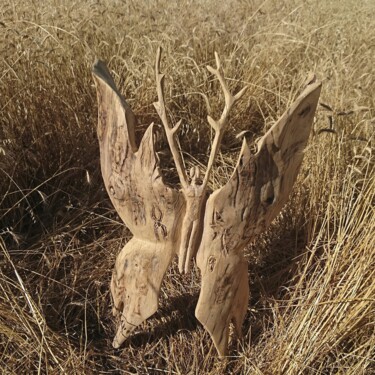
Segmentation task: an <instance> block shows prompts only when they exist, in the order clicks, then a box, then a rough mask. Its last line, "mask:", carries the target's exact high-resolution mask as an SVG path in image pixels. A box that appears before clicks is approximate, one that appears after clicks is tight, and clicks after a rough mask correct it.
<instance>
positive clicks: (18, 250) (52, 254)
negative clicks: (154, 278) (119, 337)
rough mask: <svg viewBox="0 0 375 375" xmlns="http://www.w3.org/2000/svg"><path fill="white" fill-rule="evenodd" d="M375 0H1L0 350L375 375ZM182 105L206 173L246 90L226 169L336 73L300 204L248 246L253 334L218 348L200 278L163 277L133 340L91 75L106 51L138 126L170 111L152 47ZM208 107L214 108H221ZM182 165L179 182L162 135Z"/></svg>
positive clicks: (173, 100)
mask: <svg viewBox="0 0 375 375" xmlns="http://www.w3.org/2000/svg"><path fill="white" fill-rule="evenodd" d="M374 14H375V3H374V2H373V1H371V0H368V1H366V0H363V1H354V0H344V1H339V0H332V1H325V2H323V1H315V0H309V1H302V0H291V1H284V2H279V1H276V0H269V1H267V0H266V1H258V0H254V1H241V0H237V1H235V0H229V1H227V2H217V1H214V0H206V1H197V0H182V1H180V2H172V1H166V0H160V1H146V0H143V1H137V2H136V1H110V0H103V1H96V2H94V1H92V2H74V1H72V0H65V1H55V0H46V1H44V2H43V5H40V4H39V3H38V2H30V1H24V0H14V1H10V0H3V1H2V2H1V4H0V30H1V33H0V49H1V51H2V54H1V59H0V123H1V126H0V250H1V251H0V265H1V267H0V347H1V355H0V364H1V368H2V370H3V373H6V374H8V373H9V374H11V373H14V374H20V373H30V374H31V373H52V374H53V373H68V374H91V373H95V374H97V373H102V374H107V373H108V374H110V373H113V374H117V373H119V374H120V373H124V374H127V373H129V374H130V373H139V374H147V373H150V374H156V373H163V372H165V373H178V374H223V373H237V374H243V373H248V374H267V375H268V374H270V375H273V374H370V373H373V372H375V363H374V360H373V358H374V357H375V353H374V347H375V333H374V332H375V327H374V321H375V314H374V311H375V303H374V302H375V300H374V295H375V277H374V272H375V267H374V265H375V238H374V236H373V233H374V230H375V215H374V203H375V202H374V201H375V199H374V198H375V197H374V195H375V173H374V152H375V151H374V141H375V140H374V126H375V122H374V118H375V101H374V100H375V92H374V87H375V84H374V77H375V74H374V73H375V71H374V70H375V64H374V62H375V61H374V56H375V48H374V41H375V17H374V16H373V15H374ZM158 46H162V47H163V49H164V57H163V62H162V64H163V71H164V73H165V74H166V85H167V86H166V87H167V90H166V100H167V106H168V109H169V113H168V115H169V116H170V119H171V121H172V122H174V123H176V122H177V121H178V120H180V119H182V121H183V125H182V132H181V134H180V143H181V147H182V149H183V150H184V158H185V160H186V164H187V166H188V167H190V166H192V165H197V164H201V165H206V164H207V154H208V150H209V147H210V144H211V141H212V132H211V131H210V128H209V126H208V124H207V121H206V117H207V114H208V113H211V114H212V115H213V116H216V117H218V114H220V111H221V108H222V105H223V98H222V96H221V93H220V87H219V84H218V82H217V80H216V79H215V78H214V77H213V76H212V75H211V74H210V72H209V71H208V70H207V69H206V65H214V52H215V51H217V52H218V53H219V55H220V57H221V60H222V64H223V67H224V70H225V76H226V77H227V78H228V80H229V85H230V88H231V89H232V90H233V91H237V90H238V89H239V88H241V87H243V86H244V85H248V86H249V89H248V90H247V92H246V94H245V96H244V99H243V100H242V101H241V103H240V104H239V105H238V106H237V107H236V108H235V110H234V111H233V113H232V116H231V118H230V130H229V132H228V134H227V136H226V138H225V139H224V142H223V147H222V150H221V154H220V155H219V158H218V159H219V162H218V163H217V165H216V167H215V169H214V173H213V177H212V179H211V181H210V187H211V189H215V188H217V187H218V186H220V185H222V184H223V183H224V182H225V181H227V179H228V177H229V176H230V173H231V171H232V170H233V166H234V164H235V162H236V159H237V156H238V152H239V148H240V141H239V140H238V139H237V138H236V135H237V134H238V133H240V132H241V131H244V130H247V131H248V135H249V138H250V139H253V140H254V141H255V140H256V139H258V138H259V137H260V136H262V134H264V133H265V131H266V130H267V129H269V127H270V126H272V124H273V123H274V122H275V121H276V120H277V118H278V117H279V116H280V115H281V114H282V113H283V112H284V111H285V110H286V108H287V107H288V105H290V104H291V102H292V101H293V100H294V99H295V98H296V97H297V96H298V93H299V92H300V89H301V87H302V86H303V83H304V81H305V79H306V77H307V76H308V73H309V72H310V71H312V72H314V73H315V74H316V75H317V76H318V77H319V79H320V80H321V81H322V82H323V88H322V94H321V97H320V103H319V105H318V109H317V112H316V118H315V121H314V127H313V132H312V134H311V136H310V139H309V144H308V147H307V149H306V152H305V158H304V163H303V166H302V169H301V172H300V175H299V178H298V181H297V183H296V186H295V188H294V190H293V194H292V196H291V197H290V200H289V203H288V204H287V205H286V207H285V208H284V210H283V211H282V213H281V214H280V215H279V216H278V218H277V219H276V220H275V222H274V223H273V224H272V226H271V227H270V228H269V230H268V231H267V232H266V233H263V234H262V235H260V236H258V237H257V238H256V239H255V240H254V241H253V242H252V243H251V244H249V246H248V247H247V249H246V256H247V258H248V261H249V278H250V285H249V287H250V293H251V296H250V303H249V305H248V312H247V317H246V320H245V324H244V327H243V337H242V338H240V339H239V340H236V339H235V338H234V337H233V339H232V340H231V343H230V356H228V357H227V358H224V359H219V358H218V357H217V355H216V351H215V349H214V347H213V344H212V342H211V340H210V338H209V335H208V334H207V333H206V332H205V331H204V329H203V328H202V326H201V325H200V324H199V323H197V321H196V319H195V317H194V309H195V305H196V302H197V298H198V293H199V285H200V275H199V271H198V269H197V268H196V267H194V269H193V271H192V272H191V273H190V274H188V275H186V276H181V275H180V274H179V273H178V270H177V265H176V261H174V263H173V265H172V266H171V268H170V269H169V270H168V272H167V275H166V277H165V280H164V283H163V287H162V292H161V297H160V307H159V310H158V312H157V313H156V314H155V316H153V317H152V318H150V319H149V320H148V321H147V322H146V323H145V324H144V325H143V326H142V327H140V328H139V330H138V331H137V332H136V333H135V334H134V336H133V337H132V338H130V339H129V340H128V341H127V343H126V344H125V346H124V347H123V348H121V349H118V350H114V349H113V348H112V347H111V341H112V338H113V335H114V329H115V322H114V320H113V318H112V316H111V300H110V293H109V282H110V277H111V272H112V269H113V266H114V261H115V258H116V255H117V254H118V252H119V251H120V250H121V248H122V247H123V246H124V244H125V243H126V241H128V240H129V238H130V236H131V234H130V232H129V231H128V230H127V228H126V227H125V226H124V225H123V223H122V222H121V220H120V219H119V218H118V216H117V215H116V212H115V210H114V209H113V207H112V205H111V203H110V201H109V198H108V196H107V193H106V191H105V189H104V185H103V181H102V179H101V174H100V167H99V146H98V141H97V138H96V124H97V103H96V95H95V88H94V86H93V80H92V76H91V67H92V64H93V62H94V61H95V59H96V58H100V59H102V60H104V61H106V63H107V65H108V66H109V68H110V70H111V72H112V74H113V76H114V78H115V81H116V84H117V85H118V87H119V89H120V91H121V92H122V93H123V94H124V96H125V97H126V98H127V100H128V102H129V104H130V105H131V107H132V108H133V111H134V112H135V114H136V116H137V119H138V124H139V126H138V128H137V138H138V139H139V138H140V137H141V135H142V134H143V132H144V130H145V129H146V128H147V126H148V125H149V124H150V123H151V122H152V121H155V122H156V123H160V121H159V120H158V116H157V114H156V111H155V109H154V107H153V104H152V103H153V102H154V101H156V99H157V96H156V82H155V78H154V61H155V56H156V50H157V48H158ZM207 101H208V102H209V103H210V106H209V107H208V106H207ZM159 147H160V158H161V162H162V166H163V172H164V175H165V178H166V179H167V180H168V181H169V182H170V183H171V184H174V183H176V173H175V169H174V165H173V163H171V162H170V157H169V151H168V148H167V147H166V145H165V142H163V139H161V140H160V144H159Z"/></svg>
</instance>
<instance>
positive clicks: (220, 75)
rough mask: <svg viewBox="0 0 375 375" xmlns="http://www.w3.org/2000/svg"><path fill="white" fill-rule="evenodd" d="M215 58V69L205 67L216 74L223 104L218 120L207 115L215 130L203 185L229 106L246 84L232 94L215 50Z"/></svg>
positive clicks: (215, 153)
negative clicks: (221, 91) (223, 100)
mask: <svg viewBox="0 0 375 375" xmlns="http://www.w3.org/2000/svg"><path fill="white" fill-rule="evenodd" d="M215 60H216V69H214V68H212V67H211V66H207V69H208V71H209V72H210V73H212V74H214V75H216V77H217V78H218V80H219V82H220V85H221V88H222V90H223V93H224V99H225V106H224V109H223V112H222V114H221V117H220V119H219V120H214V119H213V118H212V117H211V116H207V121H208V123H209V124H210V125H211V127H212V128H213V129H214V131H215V137H214V141H213V144H212V148H211V153H210V158H209V160H208V165H207V170H206V174H205V176H204V180H203V186H206V185H207V183H208V179H209V177H210V172H211V169H212V166H213V164H214V162H215V158H216V155H217V153H218V152H219V149H220V144H221V141H222V138H223V135H224V132H225V130H226V126H227V123H228V115H229V112H230V110H231V108H232V107H233V105H234V104H235V103H236V101H238V100H239V99H240V98H241V97H242V95H243V94H244V93H245V91H246V90H247V86H245V87H244V88H243V89H241V90H240V91H239V92H238V93H237V94H236V95H232V94H231V93H230V91H229V89H228V86H227V84H226V82H225V78H224V72H223V68H222V67H221V63H220V59H219V55H218V54H217V52H215Z"/></svg>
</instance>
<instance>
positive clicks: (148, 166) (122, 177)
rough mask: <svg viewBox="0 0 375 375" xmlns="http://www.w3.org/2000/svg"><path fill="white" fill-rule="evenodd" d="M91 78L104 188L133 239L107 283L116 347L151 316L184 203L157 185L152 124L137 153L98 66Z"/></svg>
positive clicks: (125, 114)
mask: <svg viewBox="0 0 375 375" xmlns="http://www.w3.org/2000/svg"><path fill="white" fill-rule="evenodd" d="M93 76H94V80H95V84H96V90H97V98H98V106H99V110H98V113H99V118H98V130H97V132H98V138H99V144H100V161H101V170H102V175H103V179H104V184H105V187H106V189H107V192H108V194H109V196H110V199H111V201H112V203H113V205H114V207H115V209H116V211H117V212H118V214H119V215H120V217H121V219H122V220H123V221H124V223H125V224H126V226H127V227H128V228H129V229H130V231H131V232H132V234H133V235H134V237H133V238H132V239H131V240H130V241H129V242H128V243H127V244H126V246H125V247H124V248H123V249H122V251H121V252H120V254H119V255H118V257H117V260H116V265H115V269H114V272H113V276H112V282H111V292H112V297H113V300H114V309H113V311H114V314H115V315H118V316H119V317H120V323H119V326H118V330H117V334H116V337H115V339H114V341H113V345H114V346H115V347H119V346H120V345H121V343H122V342H123V341H124V340H125V339H126V337H128V335H129V334H130V333H131V332H132V331H133V330H134V329H135V328H136V327H137V326H138V325H139V324H141V323H142V322H143V321H144V320H145V319H147V318H148V317H150V316H151V315H152V314H153V313H154V312H155V311H156V310H157V307H158V296H159V292H160V286H161V282H162V279H163V276H164V274H165V272H166V270H167V268H168V266H169V264H170V262H171V260H172V257H173V255H174V254H175V253H176V251H177V248H176V247H178V244H179V241H180V240H179V236H180V234H179V233H180V230H179V229H180V226H181V224H180V222H181V220H182V217H183V215H184V212H185V201H184V199H183V197H182V195H181V193H179V192H178V191H177V190H174V189H172V188H170V187H168V186H167V185H165V184H164V182H163V178H162V175H161V170H160V168H159V162H158V158H157V155H156V153H155V150H154V132H153V124H151V125H150V126H149V127H148V129H147V131H146V132H145V134H144V136H143V138H142V140H141V143H140V145H139V148H138V149H137V146H136V143H135V136H134V127H135V117H134V114H133V112H132V111H131V109H130V107H129V105H128V104H127V103H126V101H125V99H124V98H123V97H122V96H121V95H120V93H119V92H118V90H117V88H116V86H115V83H114V81H113V79H112V77H111V75H110V73H109V71H108V69H107V67H106V66H105V64H104V63H103V62H101V61H98V62H96V63H95V65H94V69H93Z"/></svg>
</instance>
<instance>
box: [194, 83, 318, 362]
mask: <svg viewBox="0 0 375 375" xmlns="http://www.w3.org/2000/svg"><path fill="white" fill-rule="evenodd" d="M320 89H321V84H320V83H319V82H312V83H310V84H309V85H308V86H307V88H306V89H305V90H304V91H303V92H302V94H301V95H300V96H299V98H298V99H297V100H296V101H295V102H294V103H293V104H292V106H291V107H290V108H289V109H288V110H287V111H286V112H285V113H284V115H283V116H282V117H281V118H280V120H279V121H277V123H276V124H275V125H273V126H272V128H271V129H270V130H269V131H268V132H267V133H266V134H265V135H264V136H263V138H262V139H261V140H260V141H259V143H258V152H257V153H256V154H255V155H251V153H250V149H249V147H248V145H247V141H246V139H244V140H243V144H242V149H241V152H240V156H239V159H238V163H237V167H236V169H235V171H234V173H233V175H232V177H231V179H230V180H229V181H228V183H227V184H226V185H224V186H223V187H222V188H221V189H218V190H216V191H215V192H213V193H212V194H211V195H210V197H209V198H208V200H207V203H206V207H205V216H204V231H203V236H202V241H201V243H200V247H199V250H198V254H197V264H198V267H199V268H200V270H201V273H202V287H201V292H200V296H199V300H198V304H197V308H196V317H197V318H198V320H199V321H200V322H201V323H202V324H203V325H204V327H205V328H206V329H207V330H208V331H209V332H210V335H211V337H212V339H213V341H214V343H215V346H216V348H217V350H218V352H219V354H220V355H225V354H226V351H227V343H228V332H229V330H228V327H229V324H230V323H231V322H233V323H234V325H235V328H236V331H237V332H238V333H240V332H241V326H242V323H243V320H244V317H245V313H246V309H247V304H248V280H247V277H248V276H247V264H246V262H245V260H244V259H243V250H244V247H245V246H246V245H247V244H248V243H249V241H250V240H251V239H252V238H253V237H254V235H255V234H258V233H260V232H262V231H264V230H265V229H266V228H267V226H268V225H269V224H270V223H271V221H272V220H273V219H274V218H275V217H276V215H277V214H278V213H279V212H280V210H281V209H282V207H283V205H284V204H285V203H286V201H287V199H288V197H289V194H290V192H291V190H292V187H293V184H294V182H295V180H296V177H297V174H298V171H299V168H300V165H301V163H302V159H303V150H304V148H305V146H306V143H307V140H308V137H309V134H310V130H311V126H312V123H313V118H314V114H315V110H316V106H317V103H318V99H319V95H320Z"/></svg>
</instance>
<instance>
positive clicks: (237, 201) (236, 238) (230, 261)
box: [93, 49, 321, 355]
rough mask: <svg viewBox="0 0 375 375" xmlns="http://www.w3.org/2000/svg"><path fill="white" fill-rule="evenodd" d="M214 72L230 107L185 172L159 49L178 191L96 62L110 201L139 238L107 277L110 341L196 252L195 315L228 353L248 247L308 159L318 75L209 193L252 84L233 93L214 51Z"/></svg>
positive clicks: (144, 314) (243, 300) (242, 297)
mask: <svg viewBox="0 0 375 375" xmlns="http://www.w3.org/2000/svg"><path fill="white" fill-rule="evenodd" d="M215 58H216V66H217V67H216V69H214V68H211V67H208V69H209V71H210V72H211V73H213V74H215V75H216V76H217V78H218V80H219V81H220V85H221V87H222V91H223V93H224V98H225V106H224V109H223V112H222V115H221V117H220V118H219V119H217V120H214V119H213V118H211V117H208V122H209V124H210V126H211V127H212V128H213V129H214V132H215V137H214V142H213V146H212V150H211V153H210V157H209V162H208V166H207V170H206V173H205V175H204V177H203V178H201V176H200V175H201V173H200V170H199V168H198V167H193V168H192V169H191V170H190V174H189V176H188V175H187V173H186V171H185V169H184V163H183V159H182V156H181V153H180V150H179V148H178V139H177V131H178V129H179V127H180V125H181V121H179V122H178V123H177V124H175V125H174V126H173V125H171V124H170V123H169V119H168V117H167V114H166V108H165V102H164V89H163V79H164V75H163V74H162V73H160V59H161V49H158V53H157V58H156V64H155V72H156V81H157V93H158V102H156V103H154V105H155V108H156V110H157V112H158V114H159V117H160V119H161V121H162V124H163V126H164V130H165V132H166V136H167V140H168V144H169V146H170V148H171V152H172V155H173V159H174V162H175V164H176V169H177V171H178V175H179V179H180V183H181V190H176V189H173V188H170V187H168V186H167V185H165V183H164V182H163V178H162V175H161V170H160V167H159V161H158V158H157V154H156V152H155V149H154V143H155V142H154V130H153V124H151V125H150V126H149V127H148V129H147V130H146V132H145V134H144V136H143V138H142V140H141V142H140V145H139V147H137V145H136V143H135V137H134V128H135V126H136V121H135V116H134V114H133V112H132V111H131V109H130V107H129V105H128V104H127V103H126V101H125V99H124V98H123V97H122V96H121V95H120V94H119V92H118V90H117V88H116V86H115V84H114V82H113V79H112V77H111V75H110V73H109V71H108V69H107V68H106V66H105V65H104V64H103V63H102V62H100V61H99V62H97V63H96V64H95V66H94V72H93V75H94V80H95V84H96V89H97V97H98V105H99V111H98V112H99V118H98V139H99V144H100V160H101V170H102V175H103V180H104V184H105V187H106V189H107V192H108V194H109V196H110V198H111V201H112V203H113V205H114V207H115V209H116V210H117V212H118V214H119V215H120V217H121V219H122V220H123V221H124V223H125V224H126V225H127V227H128V228H129V229H130V231H131V232H132V233H133V235H134V237H133V238H132V239H131V240H130V241H129V242H128V243H127V244H126V246H125V247H124V248H123V249H122V251H121V252H120V254H119V255H118V257H117V259H116V264H115V268H114V271H113V275H112V280H111V294H112V297H113V305H114V307H113V313H114V315H115V316H117V317H118V318H119V323H118V327H117V333H116V336H115V338H114V340H113V346H114V347H116V348H118V347H119V346H120V345H121V344H122V343H123V342H124V340H126V338H127V337H128V336H129V335H130V334H131V333H132V332H133V331H134V329H136V327H137V326H138V325H140V324H141V323H142V322H143V321H144V320H145V319H147V318H148V317H150V316H151V315H152V314H153V313H154V312H155V311H156V310H157V308H158V296H159V293H160V287H161V283H162V280H163V277H164V274H165V272H166V270H167V268H168V266H169V264H170V262H171V260H172V258H173V256H174V255H175V254H178V255H179V270H180V272H188V270H189V264H190V259H191V258H192V257H193V256H194V255H195V253H196V251H197V250H198V251H197V264H198V267H199V269H200V270H201V275H202V287H201V292H200V296H199V300H198V304H197V308H196V312H195V313H196V317H197V318H198V320H199V321H200V322H201V323H202V324H203V325H204V327H205V328H206V329H207V331H208V332H209V333H210V335H211V337H212V339H213V341H214V344H215V346H216V348H217V350H218V353H219V354H220V355H225V354H226V352H227V345H228V337H229V325H230V323H231V322H233V323H234V328H235V331H236V332H237V335H238V336H239V335H240V334H241V329H242V323H243V320H244V318H245V315H246V311H247V305H248V300H249V285H248V272H247V262H246V260H245V259H244V256H243V250H244V248H245V246H246V245H247V244H248V243H249V241H250V240H252V239H253V238H254V236H255V235H256V234H259V233H261V232H262V231H264V230H265V229H266V228H267V226H268V225H269V224H270V223H271V221H272V220H273V219H274V218H275V217H276V215H278V213H279V212H280V210H281V209H282V207H283V205H284V204H285V203H286V201H287V199H288V197H289V194H290V192H291V190H292V188H293V184H294V182H295V180H296V178H297V175H298V171H299V168H300V165H301V163H302V159H303V150H304V148H305V146H306V143H307V140H308V137H309V134H310V130H311V126H312V122H313V118H314V113H315V110H316V106H317V103H318V99H319V95H320V89H321V84H320V83H319V82H315V78H311V79H310V80H309V81H308V85H307V87H306V88H305V90H304V91H303V92H302V94H301V95H300V96H299V97H298V99H297V100H296V101H295V102H294V103H293V104H292V105H291V107H290V108H289V109H288V110H287V111H286V112H285V113H284V115H283V116H282V117H281V118H280V120H279V121H277V123H276V124H275V125H273V126H272V128H271V129H270V130H269V131H268V132H267V133H266V134H265V135H264V136H263V138H262V139H261V140H260V141H259V142H258V145H257V146H258V151H257V153H256V154H255V155H252V154H251V152H250V149H249V145H248V144H247V141H246V139H244V140H243V143H242V149H241V152H240V155H239V159H238V162H237V166H236V168H235V171H234V173H233V175H232V176H231V178H230V180H229V181H228V182H227V183H226V184H225V185H224V186H223V187H222V188H220V189H218V190H216V191H214V192H213V193H212V194H211V195H209V196H208V197H207V192H206V187H207V183H208V180H209V177H210V171H211V169H212V166H213V164H214V162H215V158H216V155H217V153H218V152H219V149H220V144H221V141H222V138H223V134H224V132H225V130H226V127H227V125H228V115H229V111H230V109H231V108H232V107H233V105H234V104H235V102H236V101H238V100H239V99H240V98H241V97H242V95H243V94H244V92H245V90H246V88H243V89H242V90H240V91H239V92H238V93H237V94H235V95H232V94H231V93H230V92H229V89H228V87H227V85H226V81H225V78H224V72H223V69H222V67H221V64H220V59H219V57H218V55H217V54H215Z"/></svg>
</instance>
